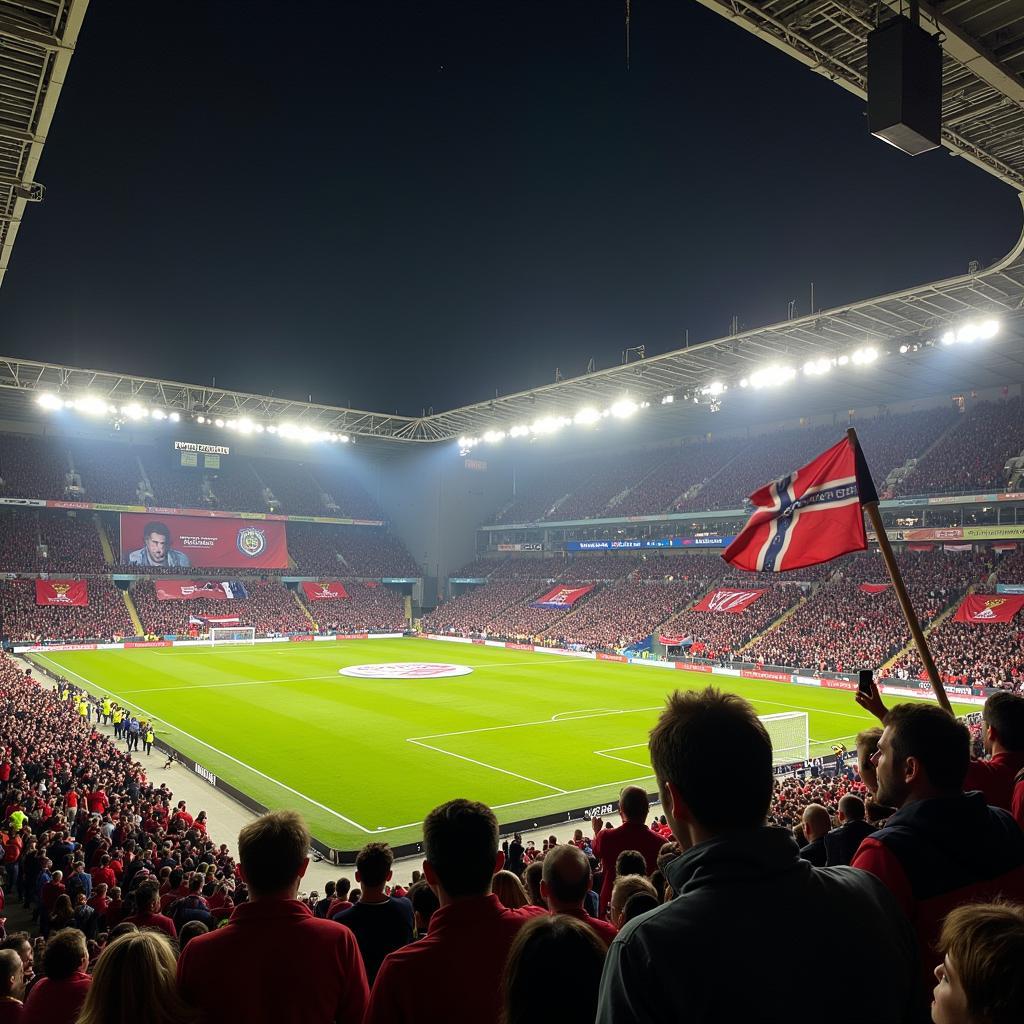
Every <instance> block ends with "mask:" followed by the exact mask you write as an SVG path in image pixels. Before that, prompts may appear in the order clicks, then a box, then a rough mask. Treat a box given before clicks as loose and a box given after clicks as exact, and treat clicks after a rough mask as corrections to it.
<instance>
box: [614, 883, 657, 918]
mask: <svg viewBox="0 0 1024 1024" xmlns="http://www.w3.org/2000/svg"><path fill="white" fill-rule="evenodd" d="M638 892H645V893H647V895H648V896H653V897H654V898H655V899H657V898H658V893H657V891H656V890H655V888H654V886H653V885H652V884H651V883H650V881H649V880H648V879H646V878H644V876H643V875H619V877H618V878H616V879H615V884H614V885H613V886H612V898H611V911H612V924H613V925H615V927H616V928H617V927H618V926H619V922H618V921H617V920H616V919H617V918H619V917H621V916H622V912H623V910H624V909H625V907H626V901H627V900H628V899H629V897H630V896H635V895H636V894H637V893H638Z"/></svg>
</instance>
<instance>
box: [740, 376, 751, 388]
mask: <svg viewBox="0 0 1024 1024" xmlns="http://www.w3.org/2000/svg"><path fill="white" fill-rule="evenodd" d="M749 386H750V381H749V380H747V378H746V377H744V378H743V379H742V380H741V381H740V387H741V388H746V387H749Z"/></svg>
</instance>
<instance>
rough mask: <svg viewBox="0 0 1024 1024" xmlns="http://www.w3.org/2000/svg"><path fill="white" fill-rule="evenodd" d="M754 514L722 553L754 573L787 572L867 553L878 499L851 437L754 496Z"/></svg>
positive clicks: (735, 563)
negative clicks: (868, 521) (870, 515)
mask: <svg viewBox="0 0 1024 1024" xmlns="http://www.w3.org/2000/svg"><path fill="white" fill-rule="evenodd" d="M750 501H751V503H752V504H753V505H754V507H755V511H754V514H753V515H752V516H751V517H750V520H749V522H748V523H747V525H746V526H744V527H743V530H742V531H741V532H740V534H739V536H737V538H736V539H735V540H734V541H733V542H732V543H731V544H730V545H729V546H728V547H727V548H726V549H725V551H724V552H723V553H722V557H723V558H724V559H725V560H726V561H727V562H728V563H729V564H730V565H734V566H736V568H737V569H746V570H747V571H748V572H785V571H787V570H789V569H802V568H804V567H805V566H808V565H819V564H820V563H821V562H828V561H829V560H831V559H833V558H838V557H839V556H840V555H845V554H848V553H849V552H851V551H866V550H867V546H868V542H867V536H866V534H865V532H864V514H863V512H862V510H861V509H862V506H863V505H866V504H867V503H869V502H873V501H878V495H877V494H876V493H875V486H874V484H873V483H872V482H871V474H870V473H869V472H868V468H867V464H866V463H865V462H864V456H863V455H862V453H861V451H860V446H859V445H854V444H852V443H851V442H850V440H849V438H843V440H842V441H840V442H839V444H837V445H835V446H834V447H832V448H829V450H828V451H827V452H823V453H822V454H821V455H819V456H818V457H817V458H816V459H814V461H813V462H809V463H807V465H806V466H803V467H801V468H800V469H797V470H795V471H794V472H792V473H790V474H789V476H784V477H783V478H782V479H781V480H777V481H776V482H775V483H773V484H766V485H765V486H764V487H762V488H760V489H759V490H756V491H754V493H753V494H752V495H750Z"/></svg>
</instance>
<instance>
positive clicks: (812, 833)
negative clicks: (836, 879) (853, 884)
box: [800, 804, 832, 868]
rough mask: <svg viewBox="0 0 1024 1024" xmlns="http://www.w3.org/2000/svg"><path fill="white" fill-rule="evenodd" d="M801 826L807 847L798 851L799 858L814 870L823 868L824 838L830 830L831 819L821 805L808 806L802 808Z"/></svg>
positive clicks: (824, 854) (825, 856)
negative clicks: (814, 868)
mask: <svg viewBox="0 0 1024 1024" xmlns="http://www.w3.org/2000/svg"><path fill="white" fill-rule="evenodd" d="M803 826H804V837H805V838H806V839H807V845H806V846H805V847H804V848H803V849H802V850H801V851H800V856H801V857H802V858H803V859H804V860H806V861H807V862H808V863H810V864H813V865H814V866H815V867H816V868H823V867H824V866H825V863H826V861H827V860H828V854H827V853H826V852H825V836H827V835H828V833H829V829H831V828H832V819H831V818H830V817H829V815H828V811H826V810H825V808H824V807H822V806H821V804H808V805H807V806H806V807H805V808H804V814H803Z"/></svg>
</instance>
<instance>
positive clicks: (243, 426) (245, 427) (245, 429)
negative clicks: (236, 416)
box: [235, 416, 253, 434]
mask: <svg viewBox="0 0 1024 1024" xmlns="http://www.w3.org/2000/svg"><path fill="white" fill-rule="evenodd" d="M235 426H236V427H238V429H239V430H240V431H241V432H242V433H243V434H251V433H252V431H253V422H252V420H251V419H249V417H248V416H243V417H242V418H241V419H240V420H239V421H238V422H237V423H236V424H235Z"/></svg>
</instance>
